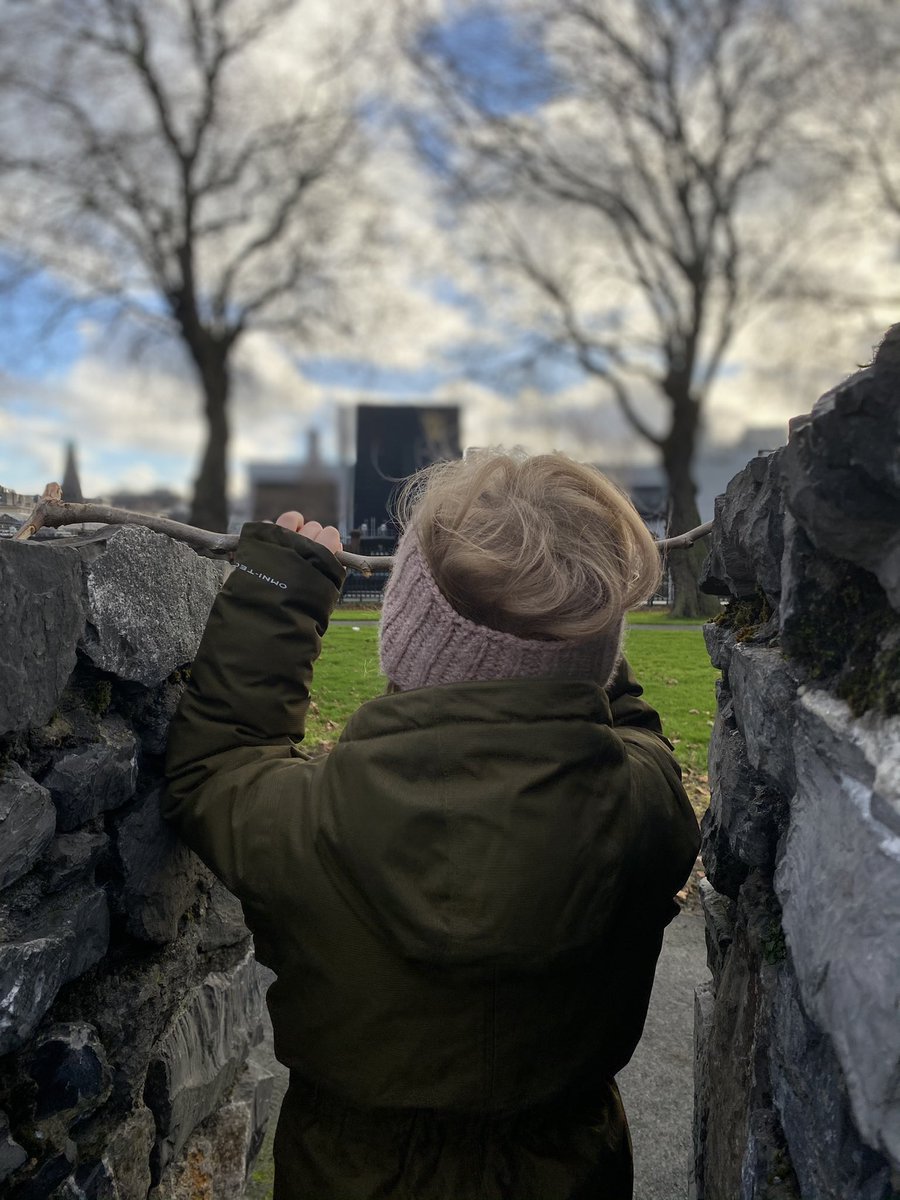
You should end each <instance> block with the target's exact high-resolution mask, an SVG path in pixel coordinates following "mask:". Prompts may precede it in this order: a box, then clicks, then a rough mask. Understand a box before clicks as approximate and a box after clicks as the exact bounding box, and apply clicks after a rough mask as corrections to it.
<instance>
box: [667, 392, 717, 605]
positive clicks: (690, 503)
mask: <svg viewBox="0 0 900 1200" xmlns="http://www.w3.org/2000/svg"><path fill="white" fill-rule="evenodd" d="M671 399H672V402H673V403H672V413H673V417H672V426H671V429H670V430H669V435H668V437H667V438H666V440H665V442H664V443H663V445H662V459H663V468H664V470H665V473H666V479H667V481H668V485H669V530H668V533H669V536H673V535H675V534H679V533H686V532H687V530H688V529H695V528H696V527H697V526H698V525H699V524H700V513H699V511H698V509H697V487H696V484H695V483H694V479H693V470H692V466H693V457H694V450H695V448H696V441H697V433H698V430H699V427H700V406H699V404H698V403H697V402H696V401H695V400H693V399H691V398H690V397H686V396H684V395H680V396H678V397H677V398H676V397H671ZM705 557H706V546H705V544H704V543H703V542H702V541H701V542H698V543H696V544H695V545H694V546H692V547H691V548H690V549H689V550H673V551H672V552H671V553H670V554H669V556H668V564H667V565H668V567H669V571H670V572H671V576H672V586H673V590H674V593H675V598H674V604H673V607H672V615H673V616H675V617H709V616H714V615H715V614H716V613H717V612H718V611H719V608H720V604H719V601H718V599H717V598H716V597H715V596H706V595H704V594H703V593H702V592H701V591H700V588H699V587H698V585H697V579H698V577H699V575H700V569H701V567H702V566H703V560H704V559H705Z"/></svg>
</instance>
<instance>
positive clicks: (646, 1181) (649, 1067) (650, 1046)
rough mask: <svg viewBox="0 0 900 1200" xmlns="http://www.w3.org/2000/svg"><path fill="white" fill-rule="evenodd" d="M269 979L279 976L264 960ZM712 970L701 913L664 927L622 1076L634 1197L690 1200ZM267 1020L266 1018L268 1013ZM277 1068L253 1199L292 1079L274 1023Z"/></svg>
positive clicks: (264, 1190) (257, 1198)
mask: <svg viewBox="0 0 900 1200" xmlns="http://www.w3.org/2000/svg"><path fill="white" fill-rule="evenodd" d="M260 969H261V971H262V973H263V977H264V984H263V986H268V984H269V983H270V982H271V981H272V980H273V979H274V978H275V977H274V975H272V973H271V972H270V971H266V970H265V968H260ZM707 978H708V972H707V969H706V946H705V943H704V936H703V917H702V916H701V915H700V914H699V913H693V912H682V913H681V914H679V916H677V917H676V918H675V920H674V921H673V922H672V924H671V925H670V926H669V927H668V929H667V930H666V936H665V941H664V943H663V951H662V954H661V955H660V960H659V966H658V968H657V971H656V983H655V984H654V987H653V995H652V997H651V1000H650V1011H649V1013H648V1014H647V1024H646V1026H645V1028H644V1036H643V1038H642V1040H641V1044H640V1045H639V1046H638V1048H637V1051H636V1053H635V1055H634V1058H633V1059H632V1060H631V1062H630V1063H629V1064H628V1066H627V1067H626V1069H625V1070H624V1071H623V1072H622V1073H621V1075H620V1076H619V1079H618V1083H619V1087H620V1089H621V1092H622V1099H623V1100H624V1102H625V1111H626V1112H627V1113H628V1121H629V1124H630V1126H631V1137H632V1140H633V1142H634V1174H635V1182H634V1200H687V1195H688V1177H689V1175H688V1173H689V1170H690V1160H691V1117H692V1111H693V1096H694V1079H693V1070H694V1064H693V1023H694V988H695V987H696V986H697V984H698V983H701V982H702V981H704V980H705V979H707ZM267 1026H268V1021H267ZM261 1049H263V1052H264V1053H265V1054H266V1055H267V1057H268V1060H269V1062H270V1064H271V1066H272V1068H273V1069H274V1070H275V1072H276V1075H277V1084H276V1092H275V1103H274V1105H273V1112H272V1117H271V1119H270V1122H269V1129H268V1131H267V1134H266V1140H265V1143H264V1145H263V1149H262V1151H261V1152H260V1156H259V1159H258V1160H257V1168H258V1170H257V1171H256V1172H254V1174H258V1176H259V1178H258V1181H257V1182H256V1183H255V1184H253V1183H251V1185H250V1187H249V1188H248V1190H247V1200H268V1197H270V1196H271V1194H272V1193H271V1154H272V1137H273V1135H274V1132H275V1122H276V1120H277V1117H278V1110H279V1108H280V1106H281V1098H282V1096H283V1094H284V1089H285V1088H286V1086H287V1072H286V1071H285V1069H284V1067H282V1066H281V1064H280V1063H278V1062H276V1061H275V1059H274V1058H273V1057H272V1053H271V1028H268V1029H267V1040H266V1044H265V1047H264V1048H262V1047H261Z"/></svg>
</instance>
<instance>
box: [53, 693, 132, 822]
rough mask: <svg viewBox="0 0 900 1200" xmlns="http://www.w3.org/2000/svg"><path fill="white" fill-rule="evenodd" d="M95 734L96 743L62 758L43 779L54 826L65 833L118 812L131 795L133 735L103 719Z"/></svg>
mask: <svg viewBox="0 0 900 1200" xmlns="http://www.w3.org/2000/svg"><path fill="white" fill-rule="evenodd" d="M97 733H98V736H99V740H98V741H97V742H95V743H94V744H93V745H90V746H88V747H86V748H85V749H83V750H76V751H72V752H70V753H68V754H64V755H63V756H62V757H61V758H60V759H58V760H57V762H56V763H55V764H54V765H53V767H52V769H51V770H50V772H49V773H48V774H47V775H46V776H45V778H44V785H45V787H47V788H48V790H49V791H50V794H51V796H52V797H53V801H54V803H55V805H56V810H57V814H58V819H57V824H58V826H59V828H60V830H62V831H63V832H66V833H68V832H69V831H71V830H73V829H77V828H78V826H79V825H84V824H85V822H87V821H90V820H91V819H92V818H93V817H96V816H99V814H100V813H102V812H108V811H109V810H110V809H113V808H118V807H119V806H120V805H122V804H124V803H125V802H126V801H127V800H130V799H131V797H132V795H133V794H134V785H135V783H136V781H137V769H138V763H137V741H136V739H135V737H134V734H133V733H132V732H131V730H130V729H129V727H128V726H127V725H126V724H125V722H124V721H123V720H122V719H121V718H120V717H108V718H106V719H105V720H104V721H103V722H101V724H100V725H99V726H98V730H97Z"/></svg>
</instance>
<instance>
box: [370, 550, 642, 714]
mask: <svg viewBox="0 0 900 1200" xmlns="http://www.w3.org/2000/svg"><path fill="white" fill-rule="evenodd" d="M624 627H625V622H624V617H623V619H622V621H621V623H620V624H618V625H617V626H616V627H615V629H614V630H611V631H610V632H609V633H606V634H603V635H602V636H600V637H593V638H589V639H586V640H583V641H572V640H568V641H552V642H551V641H539V640H535V639H531V638H522V637H517V636H516V635H515V634H513V633H505V632H503V631H501V630H499V629H490V628H489V627H488V626H486V625H479V624H477V623H476V622H475V621H470V620H468V618H466V617H464V616H462V615H461V614H460V613H458V612H457V611H456V609H455V608H453V606H452V605H451V604H450V602H449V600H447V598H446V597H445V596H444V594H443V592H441V590H440V588H439V587H438V585H437V584H436V583H435V581H434V576H433V575H432V574H431V571H430V570H429V569H428V565H427V563H426V562H425V558H424V556H423V554H422V552H421V550H420V549H419V545H418V542H417V540H416V538H415V536H414V535H413V534H412V533H411V532H409V531H408V532H407V533H405V534H404V536H403V537H402V538H401V539H400V543H399V545H398V546H397V553H396V556H395V558H394V567H393V570H392V571H391V575H390V579H389V580H388V582H387V586H386V587H385V589H384V602H383V606H382V610H381V669H382V670H383V671H384V673H385V675H387V677H388V679H390V680H391V682H392V683H394V684H396V686H397V687H399V688H400V689H401V690H402V691H409V690H410V689H412V688H418V687H426V686H427V685H429V684H438V683H462V682H464V681H466V680H481V679H515V678H518V677H529V678H552V679H593V680H595V681H596V682H597V683H599V684H600V685H601V686H603V687H605V686H606V685H607V684H608V683H609V681H610V679H611V678H612V676H613V674H614V673H615V669H616V665H617V663H618V660H619V656H620V654H621V650H622V635H623V633H624Z"/></svg>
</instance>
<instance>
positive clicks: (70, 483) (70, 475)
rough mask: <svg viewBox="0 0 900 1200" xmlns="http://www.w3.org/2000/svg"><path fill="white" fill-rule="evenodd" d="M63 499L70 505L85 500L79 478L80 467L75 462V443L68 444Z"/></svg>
mask: <svg viewBox="0 0 900 1200" xmlns="http://www.w3.org/2000/svg"><path fill="white" fill-rule="evenodd" d="M62 498H63V500H67V501H69V502H70V503H74V504H80V503H81V501H82V500H84V496H83V495H82V494H81V481H80V480H79V478H78V465H77V463H76V462H75V443H74V442H67V443H66V469H65V471H64V472H63V481H62Z"/></svg>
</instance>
